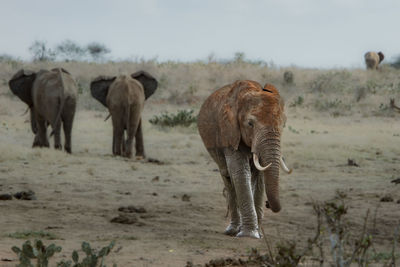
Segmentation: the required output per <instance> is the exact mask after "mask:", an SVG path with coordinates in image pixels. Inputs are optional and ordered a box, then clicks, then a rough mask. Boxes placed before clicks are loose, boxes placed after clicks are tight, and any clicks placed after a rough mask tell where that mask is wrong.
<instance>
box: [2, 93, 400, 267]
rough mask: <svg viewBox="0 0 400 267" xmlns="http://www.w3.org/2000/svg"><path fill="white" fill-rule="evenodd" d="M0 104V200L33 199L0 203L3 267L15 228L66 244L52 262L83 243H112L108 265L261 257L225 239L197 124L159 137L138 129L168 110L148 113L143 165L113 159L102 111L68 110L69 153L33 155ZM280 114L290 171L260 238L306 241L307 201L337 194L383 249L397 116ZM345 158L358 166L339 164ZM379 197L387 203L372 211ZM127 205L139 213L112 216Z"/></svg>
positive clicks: (393, 190)
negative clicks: (278, 207) (19, 195)
mask: <svg viewBox="0 0 400 267" xmlns="http://www.w3.org/2000/svg"><path fill="white" fill-rule="evenodd" d="M7 101H8V108H7V110H4V109H3V112H2V113H0V194H6V193H7V194H10V193H11V194H14V193H16V192H19V191H28V190H32V191H34V192H35V196H36V198H37V199H36V200H30V201H29V200H17V199H15V198H13V200H0V266H15V265H16V262H17V259H16V255H15V254H14V253H13V252H12V251H11V250H10V248H11V246H13V245H19V246H21V244H22V243H23V242H24V240H22V239H15V238H11V237H9V234H12V233H15V232H17V231H24V230H31V231H46V232H49V233H52V234H55V235H56V236H57V239H56V240H46V241H45V243H46V244H50V243H56V244H57V245H60V246H62V247H63V250H62V252H61V253H59V254H58V255H57V256H56V257H55V259H56V260H60V259H67V258H68V259H69V258H70V255H71V252H72V250H74V249H77V248H79V247H80V244H81V243H82V241H88V242H90V243H91V244H92V246H93V247H101V246H104V245H107V244H108V243H109V242H110V241H111V240H115V241H116V247H115V248H114V250H113V252H112V253H111V254H110V256H109V257H108V260H107V262H108V264H110V265H112V263H117V264H118V266H184V265H185V264H186V262H187V261H192V262H193V263H195V264H204V263H206V262H208V261H209V260H210V259H214V258H218V257H240V256H245V255H247V253H248V252H249V250H250V248H258V249H259V250H261V251H265V244H264V242H263V241H262V240H254V239H247V238H240V239H239V238H233V237H228V236H225V235H223V234H222V232H223V230H224V228H225V226H226V224H227V219H226V218H225V213H226V203H225V199H224V197H223V195H222V190H223V185H222V181H221V179H220V177H219V173H218V171H217V170H216V168H217V167H216V165H215V164H214V162H212V160H211V158H210V157H209V155H208V154H207V151H206V150H205V149H204V147H203V145H202V143H201V140H200V137H199V135H198V134H197V130H196V129H195V127H192V128H174V129H159V128H157V127H155V126H152V125H150V124H149V123H148V122H147V121H148V119H149V118H150V117H151V116H152V115H154V114H158V113H159V112H160V111H161V110H164V109H170V110H173V109H174V107H166V106H165V107H164V106H156V105H148V106H146V109H145V115H144V119H145V124H144V135H145V149H146V153H147V156H148V157H149V158H153V159H157V160H159V161H160V162H147V161H145V160H136V159H129V160H128V159H124V158H120V157H113V156H112V155H111V133H112V129H111V122H110V121H107V122H103V119H104V118H105V117H106V115H107V113H106V112H100V111H84V110H79V111H78V112H77V116H76V121H75V125H74V129H73V147H72V150H73V154H72V155H68V154H66V153H64V152H61V151H55V150H54V149H32V148H31V144H32V141H33V135H32V133H31V132H30V125H29V123H28V121H27V119H28V116H26V115H25V116H21V115H20V114H22V113H23V111H24V109H25V106H24V105H23V104H22V103H20V102H18V101H11V100H7ZM2 103H5V100H4V99H3V101H2ZM287 116H288V122H287V125H286V128H285V130H284V136H283V139H282V150H283V152H284V155H285V156H286V160H287V162H288V164H289V165H290V166H291V167H292V168H293V169H294V172H293V173H292V174H291V175H286V174H282V175H281V183H280V186H281V201H282V205H283V210H282V211H281V212H280V213H278V214H272V212H271V211H265V218H264V223H263V227H264V229H265V231H266V233H267V237H268V239H269V240H270V241H271V242H272V243H275V242H277V241H279V240H282V239H286V240H296V241H298V242H299V244H305V242H306V240H307V238H309V237H311V236H312V235H313V233H314V229H315V217H314V215H313V211H312V206H311V204H310V203H311V202H312V201H313V200H318V201H324V200H328V199H330V198H332V197H333V196H334V194H335V191H336V190H337V189H339V190H342V191H343V192H345V193H346V194H347V203H348V205H349V214H348V215H347V217H348V220H349V221H350V223H351V224H350V225H351V227H352V229H353V230H354V232H357V231H358V230H360V228H361V227H362V224H363V218H364V215H365V213H366V211H367V210H368V209H370V210H371V221H370V223H369V228H372V227H374V225H375V228H376V229H375V235H374V241H375V248H376V249H377V250H385V251H389V249H390V248H391V245H390V242H391V238H392V236H393V232H394V229H395V227H396V225H398V223H399V221H400V204H398V203H396V202H397V201H398V200H400V185H395V184H393V183H390V181H391V180H393V179H395V178H398V177H400V165H399V163H400V116H397V117H392V118H384V117H368V118H363V117H357V116H353V117H339V118H333V117H329V116H323V115H320V114H316V113H310V112H309V111H307V110H305V109H296V108H292V109H289V111H288V112H287ZM348 159H352V160H353V161H355V162H356V163H357V164H358V165H359V166H358V167H357V166H348V164H347V163H348ZM385 196H391V198H392V199H393V201H389V202H381V201H380V200H381V198H382V197H385ZM128 206H135V207H137V208H140V207H142V208H144V210H141V211H142V212H136V213H135V212H133V213H129V212H126V210H128V211H129V208H128V209H125V212H124V209H122V211H119V210H118V209H119V208H120V207H128ZM131 211H134V209H131ZM143 211H144V212H143ZM121 214H122V215H124V214H125V215H126V214H128V215H126V216H132V218H133V219H132V220H131V221H130V222H132V224H120V223H111V222H110V221H111V220H112V219H113V218H115V217H117V216H118V215H121ZM2 259H3V260H2ZM5 259H9V260H12V261H11V262H7V261H4V260H5ZM52 262H55V260H53V261H52Z"/></svg>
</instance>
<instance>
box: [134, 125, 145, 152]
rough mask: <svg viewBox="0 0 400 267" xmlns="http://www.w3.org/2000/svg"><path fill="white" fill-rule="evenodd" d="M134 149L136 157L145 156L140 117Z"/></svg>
mask: <svg viewBox="0 0 400 267" xmlns="http://www.w3.org/2000/svg"><path fill="white" fill-rule="evenodd" d="M135 150H136V157H141V158H145V154H144V145H143V132H142V119H140V121H139V125H138V128H137V130H136V135H135Z"/></svg>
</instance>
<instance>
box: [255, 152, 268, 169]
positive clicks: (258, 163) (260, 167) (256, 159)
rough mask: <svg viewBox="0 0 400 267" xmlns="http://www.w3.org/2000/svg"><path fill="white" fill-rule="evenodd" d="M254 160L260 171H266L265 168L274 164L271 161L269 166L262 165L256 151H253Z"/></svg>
mask: <svg viewBox="0 0 400 267" xmlns="http://www.w3.org/2000/svg"><path fill="white" fill-rule="evenodd" d="M253 162H254V166H256V168H257V170H259V171H265V170H266V169H268V168H269V166H271V164H272V163H270V164H268V165H267V166H265V167H262V166H261V165H260V162H259V161H258V157H257V155H256V153H253Z"/></svg>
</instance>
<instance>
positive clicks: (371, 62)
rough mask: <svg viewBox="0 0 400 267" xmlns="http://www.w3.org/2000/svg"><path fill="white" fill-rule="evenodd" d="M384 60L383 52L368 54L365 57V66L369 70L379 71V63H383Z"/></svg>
mask: <svg viewBox="0 0 400 267" xmlns="http://www.w3.org/2000/svg"><path fill="white" fill-rule="evenodd" d="M384 58H385V56H384V55H383V53H382V52H378V53H375V52H367V53H365V55H364V59H365V65H366V66H367V69H369V70H377V69H378V65H379V63H381V62H382V61H383V59H384Z"/></svg>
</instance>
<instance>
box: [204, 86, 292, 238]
mask: <svg viewBox="0 0 400 267" xmlns="http://www.w3.org/2000/svg"><path fill="white" fill-rule="evenodd" d="M285 120H286V117H285V115H284V111H283V101H282V99H281V98H280V95H279V92H278V91H277V89H276V88H275V87H274V86H272V85H269V84H266V85H265V86H264V88H262V87H261V86H260V84H258V83H257V82H254V81H236V82H235V83H233V84H230V85H226V86H224V87H222V88H221V89H219V90H217V91H216V92H214V93H213V94H212V95H211V96H209V97H208V98H207V99H206V101H205V102H204V104H203V105H202V107H201V109H200V113H199V117H198V128H199V133H200V136H201V138H202V140H203V142H204V145H205V146H206V148H207V150H208V152H209V153H210V155H211V157H212V158H213V159H214V161H215V162H216V163H217V165H218V167H219V170H220V173H221V176H222V179H223V181H224V185H225V188H226V189H227V192H228V205H229V211H230V217H231V221H230V224H229V225H228V227H227V228H226V230H225V234H228V235H236V236H238V237H242V236H249V237H255V238H259V237H260V233H259V229H258V225H259V224H260V223H261V220H262V217H263V197H264V192H266V194H267V198H268V202H267V204H268V205H269V208H270V209H271V210H272V211H273V212H279V211H280V209H281V204H280V202H279V166H280V165H282V167H283V168H284V170H285V171H287V172H289V173H290V172H291V171H290V170H289V169H288V168H287V167H286V166H285V164H284V162H283V160H282V157H281V152H280V139H281V133H282V128H283V125H284V123H285ZM261 165H263V166H265V167H262V166H261Z"/></svg>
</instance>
